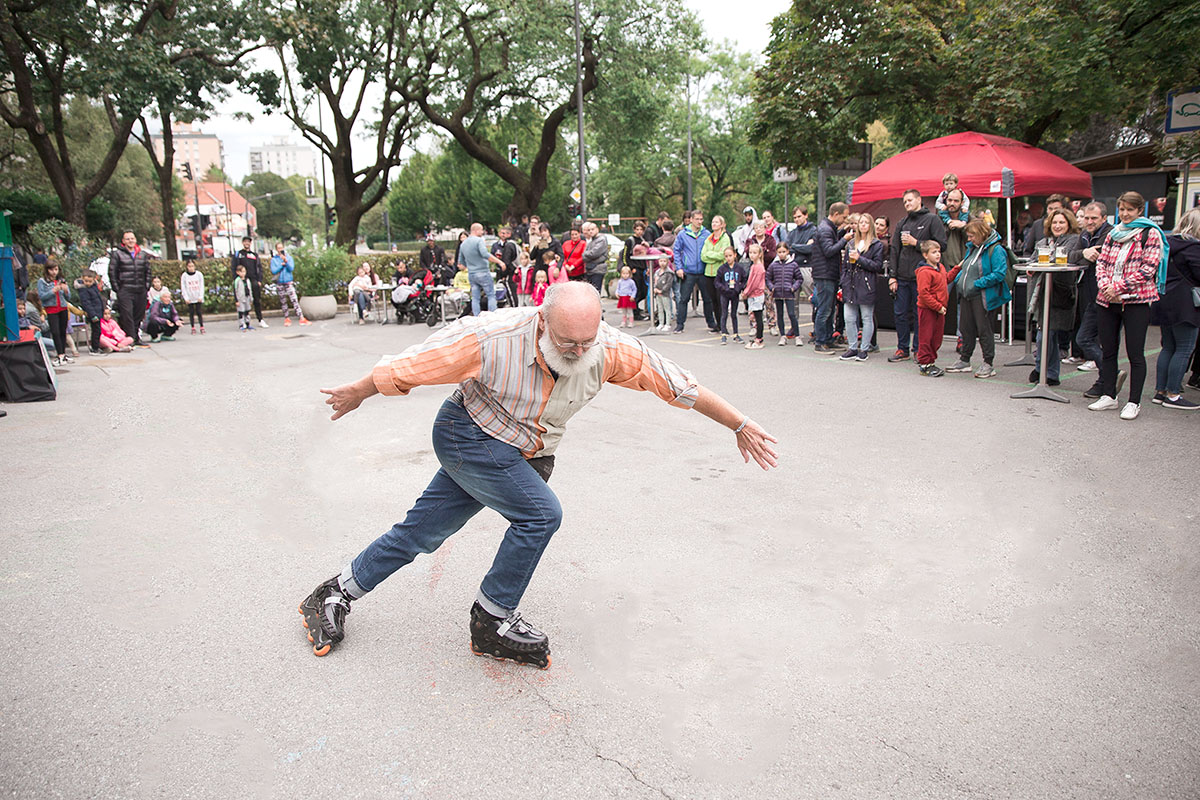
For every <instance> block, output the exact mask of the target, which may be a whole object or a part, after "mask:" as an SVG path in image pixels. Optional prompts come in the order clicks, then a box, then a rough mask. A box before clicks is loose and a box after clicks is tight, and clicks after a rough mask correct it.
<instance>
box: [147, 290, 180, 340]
mask: <svg viewBox="0 0 1200 800" xmlns="http://www.w3.org/2000/svg"><path fill="white" fill-rule="evenodd" d="M146 319H147V320H148V321H147V322H146V333H148V334H150V341H152V342H173V341H175V332H176V331H178V330H179V329H180V328H181V327H183V321H182V320H181V319H179V312H178V311H176V310H175V304H174V303H172V302H171V290H170V289H163V290H162V294H160V295H159V296H158V300H157V301H156V302H155V303H154V304H153V305H151V306H150V313H148V314H147V315H146Z"/></svg>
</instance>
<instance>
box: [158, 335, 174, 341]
mask: <svg viewBox="0 0 1200 800" xmlns="http://www.w3.org/2000/svg"><path fill="white" fill-rule="evenodd" d="M161 341H164V342H173V341H175V337H174V336H164V337H162V339H161Z"/></svg>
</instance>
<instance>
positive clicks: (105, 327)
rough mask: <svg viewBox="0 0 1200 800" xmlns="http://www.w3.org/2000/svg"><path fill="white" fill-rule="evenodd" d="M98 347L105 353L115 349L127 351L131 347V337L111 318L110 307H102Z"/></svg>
mask: <svg viewBox="0 0 1200 800" xmlns="http://www.w3.org/2000/svg"><path fill="white" fill-rule="evenodd" d="M100 349H101V350H103V351H104V352H106V353H111V352H112V351H114V350H116V351H117V352H118V353H128V352H129V351H130V350H132V349H133V337H132V336H126V335H125V331H123V330H121V326H120V325H118V324H117V321H116V320H115V319H113V315H112V309H111V308H105V309H104V318H103V319H101V320H100Z"/></svg>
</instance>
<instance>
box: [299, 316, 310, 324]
mask: <svg viewBox="0 0 1200 800" xmlns="http://www.w3.org/2000/svg"><path fill="white" fill-rule="evenodd" d="M300 324H301V325H312V323H311V322H309V321H308V320H307V319H305V318H304V317H301V318H300Z"/></svg>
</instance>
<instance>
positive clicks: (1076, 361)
mask: <svg viewBox="0 0 1200 800" xmlns="http://www.w3.org/2000/svg"><path fill="white" fill-rule="evenodd" d="M1062 363H1064V364H1082V363H1083V359H1082V358H1080V357H1079V356H1067V357H1066V358H1064V359H1063V360H1062Z"/></svg>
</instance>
